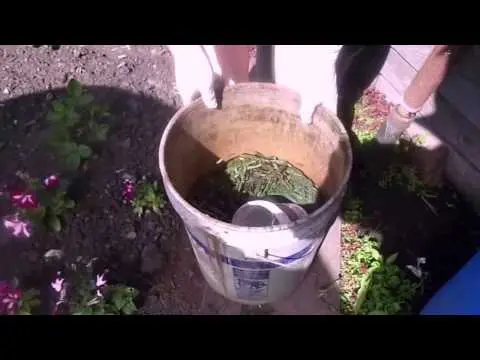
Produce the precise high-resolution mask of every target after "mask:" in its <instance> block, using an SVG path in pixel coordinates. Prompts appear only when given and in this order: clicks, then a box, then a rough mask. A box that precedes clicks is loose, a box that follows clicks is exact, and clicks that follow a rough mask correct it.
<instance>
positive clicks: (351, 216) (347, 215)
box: [344, 198, 363, 224]
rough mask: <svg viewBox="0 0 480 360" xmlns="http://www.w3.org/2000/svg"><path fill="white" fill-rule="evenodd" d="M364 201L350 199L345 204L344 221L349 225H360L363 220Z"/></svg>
mask: <svg viewBox="0 0 480 360" xmlns="http://www.w3.org/2000/svg"><path fill="white" fill-rule="evenodd" d="M362 204H363V202H362V200H360V199H358V198H350V199H348V200H347V202H346V204H345V212H344V220H345V222H347V223H350V224H352V223H358V222H360V220H361V219H362V216H363V213H362Z"/></svg>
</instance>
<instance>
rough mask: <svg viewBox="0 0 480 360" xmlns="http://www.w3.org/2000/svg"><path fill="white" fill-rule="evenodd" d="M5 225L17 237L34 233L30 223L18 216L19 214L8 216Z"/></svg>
mask: <svg viewBox="0 0 480 360" xmlns="http://www.w3.org/2000/svg"><path fill="white" fill-rule="evenodd" d="M3 226H4V227H5V229H7V230H8V231H9V232H10V234H11V235H13V236H15V237H26V238H28V237H30V236H31V235H32V232H31V229H30V223H29V222H27V221H23V220H21V219H19V218H18V215H13V216H7V217H5V218H4V219H3Z"/></svg>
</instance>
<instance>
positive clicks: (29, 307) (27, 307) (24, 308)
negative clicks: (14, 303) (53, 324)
mask: <svg viewBox="0 0 480 360" xmlns="http://www.w3.org/2000/svg"><path fill="white" fill-rule="evenodd" d="M40 304H41V301H40V291H38V290H36V289H29V290H27V291H25V292H24V293H23V296H22V299H21V300H20V301H19V309H18V312H17V315H32V312H34V311H36V310H38V308H39V307H40Z"/></svg>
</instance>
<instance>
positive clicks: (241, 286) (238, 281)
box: [232, 267, 270, 299]
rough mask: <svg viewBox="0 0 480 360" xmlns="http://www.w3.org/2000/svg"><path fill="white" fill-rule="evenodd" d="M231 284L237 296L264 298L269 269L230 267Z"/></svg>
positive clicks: (266, 290) (266, 291)
mask: <svg viewBox="0 0 480 360" xmlns="http://www.w3.org/2000/svg"><path fill="white" fill-rule="evenodd" d="M232 271H233V285H234V287H235V291H236V293H237V296H238V297H239V298H244V299H251V298H265V297H267V296H268V280H269V278H270V271H269V270H257V271H255V270H248V269H239V268H235V267H234V268H232Z"/></svg>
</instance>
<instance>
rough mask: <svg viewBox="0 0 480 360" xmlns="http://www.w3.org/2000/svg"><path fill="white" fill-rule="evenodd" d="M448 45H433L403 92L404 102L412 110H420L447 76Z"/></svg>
mask: <svg viewBox="0 0 480 360" xmlns="http://www.w3.org/2000/svg"><path fill="white" fill-rule="evenodd" d="M448 63H449V51H448V45H435V47H434V48H433V50H432V52H431V53H430V55H429V56H428V58H427V59H426V60H425V63H424V64H423V66H422V67H421V68H420V70H419V71H418V72H417V74H416V76H415V77H414V78H413V80H412V82H411V83H410V85H409V86H408V88H407V90H405V94H404V101H405V103H406V105H407V106H409V107H411V108H413V109H421V108H422V107H423V105H425V102H426V101H427V100H428V98H429V97H430V96H431V95H432V94H433V93H434V92H435V91H437V90H438V88H439V86H440V84H441V83H442V81H443V79H445V76H446V75H447V70H448Z"/></svg>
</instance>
